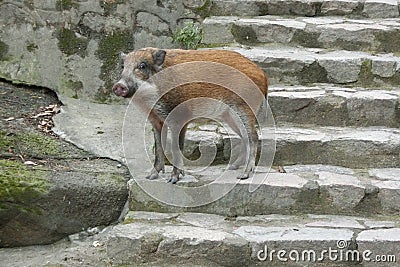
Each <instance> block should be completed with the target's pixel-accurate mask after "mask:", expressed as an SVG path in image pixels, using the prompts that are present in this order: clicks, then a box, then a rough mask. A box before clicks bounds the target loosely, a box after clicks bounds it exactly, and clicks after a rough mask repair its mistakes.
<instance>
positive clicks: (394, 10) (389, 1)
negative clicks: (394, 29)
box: [363, 0, 400, 18]
mask: <svg viewBox="0 0 400 267" xmlns="http://www.w3.org/2000/svg"><path fill="white" fill-rule="evenodd" d="M363 14H365V15H366V16H368V17H370V18H393V17H398V16H399V15H400V14H399V8H398V3H397V0H366V1H365V3H364V9H363Z"/></svg>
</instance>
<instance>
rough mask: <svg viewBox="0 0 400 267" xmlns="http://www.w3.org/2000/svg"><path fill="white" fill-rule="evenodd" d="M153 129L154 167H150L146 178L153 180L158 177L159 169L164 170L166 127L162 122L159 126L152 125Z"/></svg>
mask: <svg viewBox="0 0 400 267" xmlns="http://www.w3.org/2000/svg"><path fill="white" fill-rule="evenodd" d="M153 130H154V143H155V160H154V168H153V169H152V171H151V173H150V175H148V176H147V177H146V178H147V179H149V180H154V179H157V178H158V177H159V175H158V173H159V172H160V171H162V172H165V161H164V148H165V142H166V140H167V132H168V129H167V127H166V126H165V125H163V124H162V126H161V127H153Z"/></svg>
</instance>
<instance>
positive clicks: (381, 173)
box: [368, 168, 400, 181]
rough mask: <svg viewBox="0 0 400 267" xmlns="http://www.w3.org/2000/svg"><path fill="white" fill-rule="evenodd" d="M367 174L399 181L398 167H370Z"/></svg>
mask: <svg viewBox="0 0 400 267" xmlns="http://www.w3.org/2000/svg"><path fill="white" fill-rule="evenodd" d="M368 173H369V175H370V176H371V177H374V178H376V179H379V180H391V181H400V169H399V168H387V169H371V170H369V172H368Z"/></svg>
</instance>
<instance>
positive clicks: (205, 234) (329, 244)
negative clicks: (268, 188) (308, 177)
mask: <svg viewBox="0 0 400 267" xmlns="http://www.w3.org/2000/svg"><path fill="white" fill-rule="evenodd" d="M193 215H195V216H196V218H210V217H212V216H214V215H212V214H193V213H178V214H177V213H151V212H144V211H141V212H130V213H129V214H128V218H127V220H125V222H124V223H123V224H119V225H115V226H109V227H106V228H104V229H98V230H99V231H95V232H94V233H91V234H90V233H89V231H83V232H80V233H77V234H75V235H73V236H71V239H72V238H76V237H79V238H78V239H74V241H73V242H68V241H61V242H58V243H56V244H53V245H47V246H34V247H33V246H31V247H20V248H1V249H0V260H1V262H2V264H3V265H4V266H14V265H15V266H61V265H67V266H81V265H82V264H84V265H87V266H106V265H124V266H125V265H129V266H139V267H145V266H165V267H172V266H177V265H179V266H184V267H189V266H195V267H200V266H216V267H219V266H282V265H289V264H290V265H291V266H292V265H293V266H304V265H307V266H321V264H323V266H328V267H331V266H332V267H333V266H335V267H336V266H347V265H353V264H354V262H350V261H352V260H351V258H349V260H347V259H346V258H345V256H346V255H349V256H353V255H354V256H357V255H358V256H360V257H362V255H363V254H362V253H363V252H364V251H367V250H368V249H371V253H372V254H371V255H369V254H365V255H369V256H371V258H372V256H375V255H389V254H391V250H387V249H392V248H396V247H395V246H396V245H398V244H397V243H396V242H398V241H396V240H395V237H397V236H398V235H399V233H398V228H396V226H393V224H396V223H398V222H397V217H385V219H386V220H387V221H386V224H389V223H391V224H392V226H388V228H387V229H384V230H385V231H370V230H369V229H368V227H365V228H359V229H354V228H352V227H351V226H352V224H348V222H349V221H352V222H359V223H360V224H361V225H366V222H372V223H375V224H377V223H379V222H382V219H383V217H380V216H372V217H371V216H357V217H354V216H338V215H336V216H335V215H315V214H309V215H291V216H288V215H282V214H270V215H257V216H249V217H247V218H246V220H239V218H238V219H235V218H232V217H224V216H221V218H222V219H224V223H219V224H207V223H205V224H204V225H201V224H199V225H198V226H193V225H192V224H191V223H190V222H183V221H178V220H176V216H179V217H181V218H191V217H192V216H193ZM133 217H136V218H138V217H140V220H135V221H132V220H130V218H133ZM260 218H264V219H265V220H260ZM321 220H324V221H328V220H331V221H336V222H337V225H333V226H330V225H326V226H321V227H313V226H308V225H311V224H312V223H313V222H317V221H321ZM346 225H348V226H349V227H346ZM93 230H95V229H93ZM378 239H379V240H378ZM370 240H374V241H370ZM374 246H375V247H374ZM379 246H380V247H379ZM329 249H330V250H331V252H332V253H331V256H332V257H331V259H330V258H329V257H328V258H325V260H324V261H323V262H322V263H321V262H320V261H319V260H318V258H320V255H321V253H322V251H323V250H329ZM279 250H282V252H280V254H279V256H278V251H279ZM384 250H387V251H384ZM335 251H337V252H335ZM341 251H342V252H343V253H349V254H343V258H339V255H340V254H339V253H341ZM296 252H297V253H298V254H297V253H296ZM367 252H368V251H367ZM314 253H315V255H314ZM378 253H379V254H378ZM297 255H298V258H297ZM303 255H304V258H302V257H303ZM325 255H326V256H327V255H328V254H327V253H326V254H325ZM335 255H337V256H338V257H336V258H335ZM395 255H396V256H397V254H395ZM314 257H315V258H314ZM373 259H375V258H373ZM372 263H374V264H375V265H372ZM372 263H371V264H370V265H368V264H369V263H368V262H366V261H362V260H360V263H359V265H360V266H377V263H376V262H372ZM378 266H381V264H379V265H378ZM388 266H399V265H398V262H390V265H388Z"/></svg>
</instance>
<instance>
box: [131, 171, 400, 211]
mask: <svg viewBox="0 0 400 267" xmlns="http://www.w3.org/2000/svg"><path fill="white" fill-rule="evenodd" d="M170 169H172V168H167V172H166V174H161V178H160V179H157V180H147V179H145V178H144V175H143V176H140V175H139V176H137V177H135V178H134V180H131V181H130V182H129V190H130V199H129V203H130V206H129V207H130V210H146V211H157V212H182V211H190V212H205V213H214V214H220V215H224V216H231V217H235V216H253V215H257V214H271V213H281V214H306V213H315V214H342V215H363V214H364V215H370V214H380V215H399V212H400V169H399V168H380V169H372V168H368V169H349V168H344V167H338V166H330V165H293V166H285V167H280V168H279V169H280V172H278V171H277V170H275V168H273V169H271V170H269V169H268V168H265V167H257V169H256V174H255V176H254V178H253V179H251V178H250V179H247V180H238V179H237V178H236V177H237V174H238V172H239V171H232V170H227V169H226V166H224V165H217V166H209V167H206V168H204V167H193V166H186V167H185V170H186V174H185V176H183V178H182V179H181V180H180V181H178V183H177V184H176V185H171V184H170V183H167V182H166V181H167V178H168V176H169V170H170ZM282 170H284V171H286V173H282Z"/></svg>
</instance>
